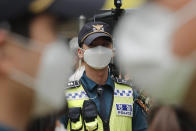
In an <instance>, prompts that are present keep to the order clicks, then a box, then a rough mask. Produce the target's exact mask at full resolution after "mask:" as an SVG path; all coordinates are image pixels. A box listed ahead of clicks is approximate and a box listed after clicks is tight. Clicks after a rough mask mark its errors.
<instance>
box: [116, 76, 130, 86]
mask: <svg viewBox="0 0 196 131" xmlns="http://www.w3.org/2000/svg"><path fill="white" fill-rule="evenodd" d="M114 81H115V82H116V83H118V84H123V85H128V86H132V84H131V81H128V80H124V79H120V78H117V77H115V78H114Z"/></svg>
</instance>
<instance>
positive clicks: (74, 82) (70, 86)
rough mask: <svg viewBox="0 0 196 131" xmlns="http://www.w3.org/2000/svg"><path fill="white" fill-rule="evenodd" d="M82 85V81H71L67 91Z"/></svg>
mask: <svg viewBox="0 0 196 131" xmlns="http://www.w3.org/2000/svg"><path fill="white" fill-rule="evenodd" d="M80 85H81V83H80V81H69V82H68V83H67V87H66V88H65V89H69V88H75V87H79V86H80Z"/></svg>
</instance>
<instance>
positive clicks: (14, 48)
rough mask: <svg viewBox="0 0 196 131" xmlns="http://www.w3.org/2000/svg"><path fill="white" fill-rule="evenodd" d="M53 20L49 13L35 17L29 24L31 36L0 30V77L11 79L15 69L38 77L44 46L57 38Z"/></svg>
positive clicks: (16, 84)
mask: <svg viewBox="0 0 196 131" xmlns="http://www.w3.org/2000/svg"><path fill="white" fill-rule="evenodd" d="M53 22H54V21H53V18H52V17H51V16H47V15H41V16H38V17H36V18H34V19H33V20H32V22H31V24H30V26H29V31H30V32H29V34H30V38H24V37H23V36H20V35H17V34H14V33H12V32H8V31H6V30H0V79H8V80H9V79H10V74H11V73H13V72H14V71H15V70H18V71H20V72H23V73H25V74H27V75H29V76H31V77H32V78H35V77H36V75H37V72H38V68H39V63H40V57H41V55H42V51H43V49H44V47H45V46H46V45H47V44H48V43H50V42H52V41H53V40H55V38H56V32H55V31H54V30H53V26H52V24H53ZM12 82H13V83H14V85H15V86H20V87H21V86H24V85H21V84H20V83H15V82H14V81H12ZM24 87H25V86H24Z"/></svg>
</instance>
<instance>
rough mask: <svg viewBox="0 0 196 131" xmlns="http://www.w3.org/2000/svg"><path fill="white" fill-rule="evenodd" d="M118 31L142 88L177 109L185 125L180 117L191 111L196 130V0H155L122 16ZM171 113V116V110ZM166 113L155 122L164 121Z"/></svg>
mask: <svg viewBox="0 0 196 131" xmlns="http://www.w3.org/2000/svg"><path fill="white" fill-rule="evenodd" d="M116 36H118V38H119V39H117V43H116V46H117V52H118V53H119V61H120V62H122V65H123V66H124V68H125V71H126V72H129V75H131V76H132V77H133V78H134V80H135V81H136V84H137V85H138V87H141V88H143V89H145V91H146V92H148V93H149V94H150V95H151V96H152V97H153V98H154V99H156V101H157V102H158V103H159V104H162V105H166V107H164V106H163V108H160V110H159V111H160V112H162V111H164V112H165V111H166V112H168V113H171V112H174V114H175V113H176V114H175V117H176V118H177V124H178V125H179V126H181V127H182V126H183V122H181V121H180V120H186V118H183V117H181V115H180V114H181V113H182V114H185V113H183V112H186V115H184V116H186V117H187V119H188V118H189V117H193V118H192V119H191V120H189V121H191V122H187V124H190V125H189V126H188V127H190V130H195V127H194V126H193V125H196V102H195V100H196V95H195V91H196V1H195V0H179V1H178V0H176V1H170V0H151V1H149V2H148V3H147V4H146V5H144V6H143V7H142V8H140V9H138V10H137V11H136V13H134V14H130V15H128V16H124V17H123V18H122V20H121V22H120V23H119V26H118V27H117V29H116ZM119 45H120V46H119ZM167 105H169V107H167ZM170 105H173V106H174V107H173V106H170ZM178 109H180V110H182V111H181V113H179V112H178V111H177V110H178ZM159 111H158V112H159ZM158 114H160V113H158ZM158 116H160V115H157V117H158ZM165 116H168V119H169V115H168V114H167V113H166V114H165ZM155 117H156V115H155ZM163 117H164V116H162V117H159V119H156V121H154V122H156V123H159V122H160V121H161V120H163ZM165 118H166V117H165ZM164 120H165V122H167V123H169V122H170V121H168V120H167V118H166V119H164ZM164 120H163V121H164ZM163 121H162V122H163ZM162 122H160V123H159V124H161V123H162ZM192 122H193V123H194V124H191V123H192ZM162 124H163V123H162ZM170 124H171V123H170ZM166 125H167V124H166ZM191 126H192V127H191ZM157 127H159V128H160V127H161V126H157ZM151 129H152V128H151V127H150V130H151ZM155 129H157V128H155ZM180 129H181V130H188V129H187V128H180ZM159 130H160V129H159ZM176 130H177V129H176Z"/></svg>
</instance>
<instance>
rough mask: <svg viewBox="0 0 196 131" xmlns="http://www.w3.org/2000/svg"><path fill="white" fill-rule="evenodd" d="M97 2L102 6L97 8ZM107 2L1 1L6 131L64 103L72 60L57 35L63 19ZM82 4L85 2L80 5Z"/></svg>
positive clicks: (0, 95)
mask: <svg viewBox="0 0 196 131" xmlns="http://www.w3.org/2000/svg"><path fill="white" fill-rule="evenodd" d="M86 2H87V3H86ZM92 2H93V3H94V2H95V3H97V4H96V5H94V6H92ZM102 3H103V1H100V0H99V1H96V0H85V1H82V2H81V1H79V2H78V1H75V0H15V1H12V0H1V1H0V12H1V14H0V130H1V131H4V130H5V131H7V130H9V131H11V130H25V128H26V127H27V124H28V122H29V121H30V120H31V119H32V118H37V117H41V116H44V115H47V114H49V113H53V112H56V111H58V110H60V109H61V108H62V107H64V103H65V101H64V93H63V92H62V91H63V89H64V83H65V80H66V79H68V75H69V74H70V73H69V72H70V70H71V64H70V63H72V61H71V55H70V54H69V53H68V52H69V51H68V50H67V47H66V46H65V43H64V42H63V41H62V40H61V38H59V36H58V35H57V30H56V26H57V25H58V22H59V21H58V20H60V19H63V18H68V17H70V16H77V15H79V13H82V12H83V13H87V14H88V11H90V12H91V11H93V10H95V9H98V8H100V7H101V5H102ZM78 4H79V5H80V6H81V5H83V6H82V7H80V8H78V7H79V6H78ZM89 5H91V6H89ZM91 7H92V8H91ZM86 11H87V12H86ZM91 13H92V12H91Z"/></svg>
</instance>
